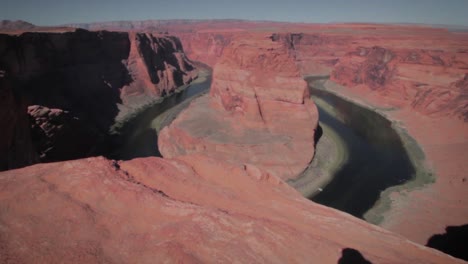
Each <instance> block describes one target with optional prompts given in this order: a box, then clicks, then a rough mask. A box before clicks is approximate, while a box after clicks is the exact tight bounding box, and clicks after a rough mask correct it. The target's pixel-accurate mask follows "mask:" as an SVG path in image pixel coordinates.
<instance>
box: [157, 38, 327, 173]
mask: <svg viewBox="0 0 468 264" xmlns="http://www.w3.org/2000/svg"><path fill="white" fill-rule="evenodd" d="M317 123H318V112H317V108H316V106H315V104H314V103H313V102H312V101H311V100H310V99H309V93H308V88H307V84H306V82H305V81H304V80H303V79H302V77H301V75H300V73H299V70H298V68H297V67H296V65H295V62H294V58H293V57H292V56H291V54H289V53H288V50H287V47H286V46H284V45H283V43H281V42H277V41H273V40H272V39H271V38H270V37H269V36H259V35H253V36H251V37H249V38H240V39H237V40H235V41H233V42H231V44H230V45H229V46H228V47H227V48H226V49H225V50H224V52H223V56H222V58H221V60H220V61H219V62H218V63H217V64H216V66H215V68H214V73H213V81H212V85H211V90H210V95H209V96H205V97H202V98H199V99H197V100H195V101H193V102H192V104H191V105H190V106H189V107H188V108H187V109H186V110H185V111H184V112H182V113H181V114H180V115H179V117H178V118H177V119H176V120H175V121H174V122H173V123H172V124H171V125H170V126H168V127H166V128H164V129H163V130H162V131H161V133H160V136H159V138H158V141H159V142H158V145H159V147H160V152H161V153H162V154H163V156H164V157H176V156H179V155H183V154H186V153H198V152H203V153H205V154H206V155H210V156H215V157H222V158H223V159H225V160H227V161H233V162H237V163H241V164H254V165H255V166H258V167H260V168H261V169H262V170H265V171H267V172H269V173H270V174H272V175H275V176H278V177H280V178H282V179H288V178H292V177H295V176H297V175H298V174H299V173H300V172H301V171H302V170H304V169H305V167H306V166H307V165H308V164H309V162H310V161H311V159H312V157H313V154H314V132H315V129H316V128H317ZM246 166H247V165H246Z"/></svg>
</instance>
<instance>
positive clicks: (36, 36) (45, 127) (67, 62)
mask: <svg viewBox="0 0 468 264" xmlns="http://www.w3.org/2000/svg"><path fill="white" fill-rule="evenodd" d="M0 41H1V44H2V45H3V46H2V47H3V50H2V54H0V64H1V65H2V70H4V71H5V72H6V73H7V74H8V78H9V80H10V81H11V83H13V84H14V85H12V86H11V87H9V89H11V90H12V92H13V93H14V94H15V97H16V98H17V99H18V100H17V101H18V102H17V103H16V105H17V107H15V108H21V109H20V111H21V112H24V113H27V111H28V109H27V106H32V105H40V106H42V107H44V109H60V110H53V111H52V112H50V114H44V113H45V112H44V111H46V110H44V111H41V112H35V113H34V112H31V113H30V114H29V116H28V114H25V115H24V116H23V115H22V114H21V115H20V114H19V113H18V112H13V113H11V114H10V115H11V116H12V117H11V118H16V119H18V118H20V117H21V118H22V119H24V121H25V122H27V123H29V127H28V126H24V127H11V129H12V131H20V130H21V131H24V130H28V133H29V130H30V134H31V138H32V140H33V142H32V145H33V146H32V147H33V149H34V151H35V152H36V153H37V154H38V155H39V156H40V161H41V162H50V161H60V160H69V159H75V158H82V157H87V156H91V155H96V154H98V153H99V145H100V144H101V142H103V141H105V140H104V138H105V137H107V134H108V130H109V128H110V127H111V126H112V125H113V123H114V120H115V117H116V116H117V114H118V113H119V108H118V104H120V103H122V101H121V99H120V89H121V88H122V87H124V86H126V85H128V84H130V83H131V82H132V81H133V80H132V77H131V75H130V73H129V71H128V69H127V68H126V67H125V65H124V64H123V63H122V61H123V60H125V59H127V58H128V56H129V52H130V40H129V38H128V33H123V32H106V31H103V32H89V31H86V30H76V31H75V32H66V33H60V34H56V33H24V34H22V35H19V36H3V37H2V38H0ZM0 99H2V98H0ZM0 101H3V99H2V100H0ZM12 107H14V106H12ZM62 110H63V112H62V114H60V115H56V114H55V113H57V111H62ZM17 123H19V122H17ZM8 129H10V128H8ZM13 129H14V130H13ZM15 133H17V132H15ZM19 140H22V141H24V140H25V139H24V138H22V139H19ZM8 144H10V145H12V146H14V148H15V149H16V150H17V151H23V152H26V150H25V148H21V147H20V146H19V145H18V144H17V143H15V142H9V143H8ZM11 148H13V147H11ZM9 156H11V155H10V154H9ZM31 163H34V162H31ZM26 165H27V164H26ZM12 167H13V166H9V168H12Z"/></svg>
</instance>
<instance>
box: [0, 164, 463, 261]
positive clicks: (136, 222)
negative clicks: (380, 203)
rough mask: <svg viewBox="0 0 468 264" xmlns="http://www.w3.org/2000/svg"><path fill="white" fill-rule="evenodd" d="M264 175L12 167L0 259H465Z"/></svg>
mask: <svg viewBox="0 0 468 264" xmlns="http://www.w3.org/2000/svg"><path fill="white" fill-rule="evenodd" d="M265 175H266V174H265V172H263V171H261V170H260V169H258V168H256V167H254V166H250V167H248V168H245V167H244V166H241V165H238V164H230V163H226V162H225V161H222V160H219V159H214V158H208V157H205V156H200V155H195V156H193V155H192V156H183V157H178V158H177V159H160V158H143V159H135V160H131V161H125V162H115V161H109V160H106V159H104V158H88V159H82V160H75V161H67V162H60V163H49V164H38V165H34V166H31V167H27V168H23V169H19V170H10V171H7V172H2V173H0V186H1V187H0V197H2V199H1V200H0V208H2V210H0V222H1V223H2V225H1V228H0V253H1V254H0V262H2V263H23V262H24V263H38V262H39V263H55V262H60V263H98V262H107V263H129V262H136V263H146V262H155V261H156V262H169V263H172V262H178V263H209V262H219V263H233V262H236V261H238V262H242V263H258V262H263V263H286V262H287V263H337V261H338V260H339V259H340V261H344V262H343V263H348V262H349V261H350V260H352V259H353V258H351V259H347V258H349V257H350V256H348V255H349V254H347V252H348V251H350V250H352V251H353V252H358V254H361V255H362V257H363V258H365V259H367V260H369V261H371V262H372V263H462V261H459V260H458V261H457V260H456V259H454V258H451V257H450V256H448V255H445V254H443V253H440V252H438V251H435V250H433V249H429V248H426V247H423V246H421V245H417V244H415V243H412V242H410V241H409V240H406V239H405V238H403V237H401V236H398V235H395V234H393V233H390V232H388V231H386V230H384V229H382V228H379V227H375V226H372V225H370V224H368V223H365V222H363V221H361V220H359V219H356V218H354V217H352V216H350V215H347V214H344V213H341V212H339V211H336V210H334V209H330V208H326V207H324V206H321V205H318V204H314V203H312V202H310V201H308V200H307V199H305V198H303V197H301V196H300V194H299V193H298V192H296V191H295V190H294V189H292V188H291V187H289V186H288V185H287V184H285V183H284V182H282V181H281V180H280V179H278V178H276V177H275V176H272V175H270V176H268V177H265ZM347 261H348V262H347ZM340 263H341V262H340Z"/></svg>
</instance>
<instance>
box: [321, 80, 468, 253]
mask: <svg viewBox="0 0 468 264" xmlns="http://www.w3.org/2000/svg"><path fill="white" fill-rule="evenodd" d="M316 83H318V86H320V88H322V89H325V90H327V91H328V92H330V93H333V94H335V95H337V96H339V97H341V98H343V99H345V100H348V101H351V102H353V103H355V104H358V105H360V106H362V107H365V108H367V109H370V110H373V111H375V112H376V113H379V114H381V115H382V116H384V117H386V118H387V119H388V120H391V121H392V127H393V128H394V129H395V131H397V133H398V134H399V135H400V138H401V139H402V142H403V143H404V146H405V149H406V150H407V153H408V156H409V158H410V160H411V162H412V164H413V166H414V167H415V170H416V171H415V176H414V177H413V178H412V179H411V180H410V181H408V182H406V183H405V184H402V185H398V186H394V187H391V188H388V189H387V190H385V191H384V192H382V194H381V197H380V199H379V201H378V202H377V203H376V204H375V206H374V208H373V209H372V210H371V211H369V212H368V213H366V215H365V219H366V220H368V221H370V222H372V223H377V224H379V225H380V226H382V227H385V228H387V229H389V230H391V231H394V232H397V233H400V234H402V235H403V236H405V237H407V238H409V239H411V240H413V241H415V242H418V243H421V244H426V243H427V241H428V240H429V238H431V237H432V236H433V235H434V234H443V233H445V228H446V227H447V226H461V225H464V224H466V221H467V217H468V195H467V193H466V182H467V180H466V171H468V153H467V152H466V149H468V125H467V124H466V123H465V122H463V120H459V119H457V118H455V117H451V116H439V117H429V116H425V115H423V114H420V113H418V112H416V111H414V110H413V109H412V108H410V107H409V106H407V107H395V106H394V105H398V104H396V103H395V102H389V101H388V100H387V99H386V98H385V97H383V96H381V95H379V94H377V93H375V92H369V91H367V92H364V91H361V90H359V89H356V88H348V87H344V86H341V85H338V84H336V83H334V82H332V81H329V80H327V79H326V78H322V79H321V80H318V81H316ZM379 215H380V216H379Z"/></svg>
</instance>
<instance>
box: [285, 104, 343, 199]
mask: <svg viewBox="0 0 468 264" xmlns="http://www.w3.org/2000/svg"><path fill="white" fill-rule="evenodd" d="M314 102H315V104H316V105H317V106H318V107H320V108H321V109H324V110H325V111H327V109H328V110H330V107H329V105H328V104H327V103H326V102H325V101H323V100H321V99H319V98H314ZM319 125H320V127H321V128H322V131H323V133H322V136H321V137H320V139H319V141H318V142H317V144H316V146H315V155H314V158H313V159H312V162H311V163H310V164H309V166H308V167H307V168H306V169H305V170H304V172H302V173H301V174H300V175H299V176H298V177H297V178H295V179H290V180H288V181H287V183H288V184H289V185H290V186H291V187H293V188H294V189H296V190H297V191H298V192H300V193H301V194H302V195H303V196H304V197H313V196H315V195H316V194H318V193H319V192H321V191H322V190H323V189H324V188H325V187H326V186H327V184H328V183H330V181H331V180H332V179H333V175H335V173H336V172H338V171H339V170H340V168H342V166H343V165H344V164H345V163H346V162H347V160H348V157H349V150H348V148H347V146H346V144H345V142H344V141H343V140H342V138H340V136H339V135H338V134H337V133H336V132H335V131H334V130H333V129H332V128H331V127H330V126H328V125H326V124H324V123H323V122H319Z"/></svg>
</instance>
